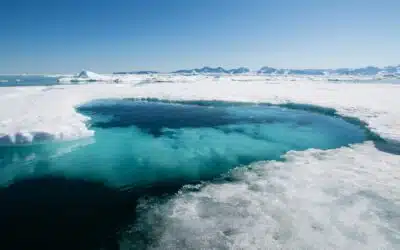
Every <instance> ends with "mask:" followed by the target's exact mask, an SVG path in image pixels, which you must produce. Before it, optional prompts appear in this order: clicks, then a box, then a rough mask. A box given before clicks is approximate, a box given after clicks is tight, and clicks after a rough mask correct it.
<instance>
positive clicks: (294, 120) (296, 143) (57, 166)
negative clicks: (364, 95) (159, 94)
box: [0, 100, 369, 249]
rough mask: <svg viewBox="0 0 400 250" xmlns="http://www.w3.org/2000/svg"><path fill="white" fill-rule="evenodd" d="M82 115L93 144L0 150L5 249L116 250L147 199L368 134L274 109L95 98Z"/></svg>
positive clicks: (319, 116) (334, 119) (337, 120)
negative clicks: (140, 202) (244, 167)
mask: <svg viewBox="0 0 400 250" xmlns="http://www.w3.org/2000/svg"><path fill="white" fill-rule="evenodd" d="M78 111H79V112H81V113H83V114H85V115H87V116H89V117H91V118H92V119H91V121H90V124H88V126H90V127H91V129H93V130H94V131H95V136H94V138H90V139H84V140H79V141H73V142H64V143H48V144H44V145H35V146H24V147H1V148H0V166H1V167H0V184H1V186H3V188H1V189H0V204H2V206H1V208H0V210H1V213H0V221H2V223H1V224H0V230H1V231H2V232H7V233H6V234H3V235H2V236H1V238H0V240H1V242H3V243H2V244H3V245H4V246H5V244H8V243H10V245H12V246H14V249H15V248H16V247H18V246H20V247H22V246H21V245H18V244H25V243H26V244H28V243H29V244H30V246H36V248H37V249H40V248H41V249H45V248H43V246H46V247H52V248H53V249H60V246H64V248H67V249H99V248H100V247H103V249H117V246H118V244H117V241H118V239H119V236H118V235H119V234H118V232H119V231H121V230H122V229H123V228H124V226H126V225H127V224H128V223H131V222H132V221H134V220H135V206H136V202H137V200H138V199H139V198H141V197H145V196H147V195H156V196H159V195H162V194H173V193H174V192H176V191H177V190H178V189H179V188H180V187H182V186H183V185H185V184H188V183H196V182H199V181H204V180H210V179H214V178H218V177H219V176H221V174H224V173H226V172H227V171H229V170H230V169H232V168H234V167H237V166H241V165H247V164H249V163H252V162H255V161H262V160H279V159H280V157H281V156H282V155H283V154H284V153H286V152H288V151H289V150H305V149H308V148H320V149H331V148H337V147H341V146H346V145H349V144H352V143H359V142H362V141H364V140H366V139H368V137H369V135H368V133H367V131H366V130H365V129H363V128H362V127H360V126H358V125H355V124H352V123H349V122H347V121H345V120H343V119H341V118H338V117H334V116H328V115H322V114H318V113H314V112H308V111H304V110H294V109H289V108H284V107H275V106H268V105H254V104H232V103H222V102H182V103H179V102H175V103H167V102H160V101H153V102H152V101H134V100H97V101H93V102H90V103H87V104H84V105H82V106H80V107H78ZM21 228H24V230H22V231H21ZM21 232H22V233H21ZM4 246H0V248H1V249H7V248H5V247H4Z"/></svg>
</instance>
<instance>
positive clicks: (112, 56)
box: [0, 0, 400, 73]
mask: <svg viewBox="0 0 400 250" xmlns="http://www.w3.org/2000/svg"><path fill="white" fill-rule="evenodd" d="M399 11H400V1H399V0H113V1H111V0H110V1H105V0H51V1H49V0H36V1H34V0H0V32H1V36H0V73H22V72H26V73H68V72H76V71H79V70H81V69H89V70H93V71H98V72H112V71H124V70H143V69H149V70H150V69H153V70H161V71H170V70H175V69H182V68H193V67H200V66H204V65H208V66H223V67H227V68H229V67H237V66H248V67H250V68H252V69H258V68H260V67H261V66H264V65H268V66H274V67H291V68H329V67H330V68H332V67H359V66H366V65H378V66H384V65H392V64H396V65H397V64H400V13H399Z"/></svg>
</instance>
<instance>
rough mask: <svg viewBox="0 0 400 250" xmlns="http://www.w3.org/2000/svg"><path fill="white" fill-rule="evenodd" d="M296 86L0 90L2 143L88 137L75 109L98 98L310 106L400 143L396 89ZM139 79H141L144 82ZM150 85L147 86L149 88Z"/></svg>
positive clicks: (154, 84)
mask: <svg viewBox="0 0 400 250" xmlns="http://www.w3.org/2000/svg"><path fill="white" fill-rule="evenodd" d="M292 78H293V79H294V80H296V81H292V80H293V79H291V80H288V79H287V77H284V78H282V79H279V78H274V79H267V80H265V79H262V78H260V77H254V80H257V81H251V78H249V76H245V77H243V79H242V80H241V79H240V77H221V78H215V77H198V76H194V77H183V76H171V77H170V78H168V77H167V76H162V77H159V78H155V79H152V80H148V81H147V82H146V81H144V82H143V81H142V82H141V84H101V83H94V84H88V85H60V86H51V87H29V88H25V87H17V88H16V87H12V88H2V89H0V142H1V143H2V144H10V143H17V144H21V143H30V142H32V140H35V139H38V140H43V139H49V138H53V139H56V140H57V139H76V138H80V137H85V136H90V135H92V132H91V131H90V130H88V128H87V127H86V126H85V122H86V121H87V119H88V118H87V117H84V116H83V115H81V114H79V113H77V112H76V111H75V107H76V106H78V105H80V104H83V103H86V102H88V101H90V100H93V99H101V98H146V97H151V98H159V99H166V100H193V99H195V100H224V101H245V102H264V103H272V104H283V103H299V104H312V105H317V106H322V107H329V108H334V109H336V110H337V111H338V112H339V114H341V115H344V116H348V117H354V118H358V119H360V120H361V121H363V122H365V123H367V124H368V127H369V128H370V129H371V130H372V131H374V132H376V133H378V134H379V135H380V136H382V137H383V138H385V139H390V140H396V141H400V112H399V110H398V107H400V98H398V96H400V85H395V84H334V83H329V82H326V81H310V80H307V79H304V78H298V79H296V78H295V77H292ZM142 80H143V79H142ZM150 83H151V84H150Z"/></svg>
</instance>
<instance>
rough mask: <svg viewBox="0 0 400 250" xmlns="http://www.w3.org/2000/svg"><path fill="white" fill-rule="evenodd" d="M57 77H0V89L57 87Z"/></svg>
mask: <svg viewBox="0 0 400 250" xmlns="http://www.w3.org/2000/svg"><path fill="white" fill-rule="evenodd" d="M57 79H58V78H57V77H47V76H39V75H38V76H35V75H0V87H15V86H51V85H57V84H59V83H57Z"/></svg>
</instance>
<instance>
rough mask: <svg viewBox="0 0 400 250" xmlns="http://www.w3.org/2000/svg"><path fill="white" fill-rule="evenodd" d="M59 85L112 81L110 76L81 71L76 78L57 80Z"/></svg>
mask: <svg viewBox="0 0 400 250" xmlns="http://www.w3.org/2000/svg"><path fill="white" fill-rule="evenodd" d="M57 81H58V82H61V83H71V82H76V83H79V82H110V81H113V78H112V77H111V76H107V75H100V74H97V73H94V72H91V71H87V70H83V71H82V72H80V73H79V74H77V75H76V76H72V77H62V78H59V79H58V80H57Z"/></svg>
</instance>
